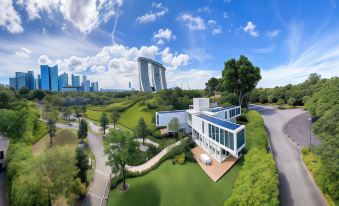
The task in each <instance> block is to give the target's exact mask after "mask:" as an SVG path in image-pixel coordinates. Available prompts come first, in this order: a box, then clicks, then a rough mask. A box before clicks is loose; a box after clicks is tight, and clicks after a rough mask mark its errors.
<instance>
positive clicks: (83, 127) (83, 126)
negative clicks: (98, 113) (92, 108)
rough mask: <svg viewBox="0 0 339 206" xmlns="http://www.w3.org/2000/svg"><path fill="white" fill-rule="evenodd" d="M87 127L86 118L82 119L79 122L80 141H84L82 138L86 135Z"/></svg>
mask: <svg viewBox="0 0 339 206" xmlns="http://www.w3.org/2000/svg"><path fill="white" fill-rule="evenodd" d="M87 133H88V127H87V122H86V120H84V119H82V120H81V121H80V123H79V130H78V137H79V139H81V143H83V142H84V140H83V139H84V138H86V137H87Z"/></svg>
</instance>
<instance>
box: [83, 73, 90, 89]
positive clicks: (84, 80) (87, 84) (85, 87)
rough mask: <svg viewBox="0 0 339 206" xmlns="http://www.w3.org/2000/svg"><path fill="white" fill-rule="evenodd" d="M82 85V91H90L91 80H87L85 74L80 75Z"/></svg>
mask: <svg viewBox="0 0 339 206" xmlns="http://www.w3.org/2000/svg"><path fill="white" fill-rule="evenodd" d="M81 85H82V87H83V89H84V92H90V91H91V82H90V81H89V80H87V76H86V75H83V76H82V84H81Z"/></svg>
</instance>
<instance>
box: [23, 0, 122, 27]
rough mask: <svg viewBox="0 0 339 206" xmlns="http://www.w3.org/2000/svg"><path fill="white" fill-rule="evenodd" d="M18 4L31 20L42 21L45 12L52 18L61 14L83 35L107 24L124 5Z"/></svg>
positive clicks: (54, 0)
mask: <svg viewBox="0 0 339 206" xmlns="http://www.w3.org/2000/svg"><path fill="white" fill-rule="evenodd" d="M17 3H18V5H20V6H21V7H23V8H25V10H26V12H27V14H28V18H29V19H30V20H34V19H41V14H42V13H43V12H46V13H47V14H48V16H49V17H50V18H52V16H53V13H54V12H55V13H57V12H60V13H61V14H62V15H63V17H64V19H65V20H67V21H69V22H71V23H72V25H73V26H74V27H76V28H77V29H79V31H80V32H82V33H90V32H91V31H92V30H93V29H95V28H97V27H98V26H99V25H100V23H101V22H102V21H104V22H107V21H108V20H109V19H110V18H111V17H112V16H113V15H115V14H116V13H115V8H116V7H117V6H121V5H122V1H121V0H84V1H78V0H44V1H40V0H20V1H18V2H17ZM97 5H98V6H97Z"/></svg>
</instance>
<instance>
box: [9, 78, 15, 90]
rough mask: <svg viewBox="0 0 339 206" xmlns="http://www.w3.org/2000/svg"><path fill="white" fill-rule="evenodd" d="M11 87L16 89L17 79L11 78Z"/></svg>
mask: <svg viewBox="0 0 339 206" xmlns="http://www.w3.org/2000/svg"><path fill="white" fill-rule="evenodd" d="M9 86H10V87H12V88H14V89H16V78H15V77H13V78H9Z"/></svg>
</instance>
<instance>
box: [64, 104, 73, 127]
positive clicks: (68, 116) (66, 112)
mask: <svg viewBox="0 0 339 206" xmlns="http://www.w3.org/2000/svg"><path fill="white" fill-rule="evenodd" d="M62 116H63V118H64V119H66V120H67V121H68V125H71V116H72V112H71V110H70V109H69V108H68V107H64V108H63V111H62Z"/></svg>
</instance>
